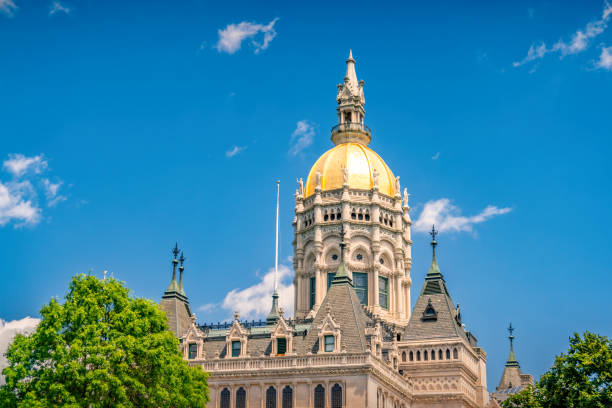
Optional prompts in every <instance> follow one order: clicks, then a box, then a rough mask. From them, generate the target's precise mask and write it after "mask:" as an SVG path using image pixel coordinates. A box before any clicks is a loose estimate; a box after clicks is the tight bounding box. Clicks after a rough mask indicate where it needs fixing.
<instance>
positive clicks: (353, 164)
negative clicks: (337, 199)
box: [304, 143, 395, 197]
mask: <svg viewBox="0 0 612 408" xmlns="http://www.w3.org/2000/svg"><path fill="white" fill-rule="evenodd" d="M345 167H346V168H347V169H348V185H349V188H352V189H361V190H371V189H372V187H373V185H374V180H373V177H372V173H373V171H374V169H376V172H377V173H378V191H379V192H380V193H382V194H385V195H388V196H390V197H393V196H394V195H395V177H394V176H393V172H392V171H391V169H390V168H389V166H387V164H386V163H385V162H384V161H383V159H381V158H380V156H379V155H378V154H376V152H374V150H372V149H370V148H369V147H367V146H365V145H363V144H361V143H342V144H339V145H337V146H335V147H333V148H332V149H330V150H328V151H327V152H325V153H324V154H323V155H322V156H321V157H319V159H318V160H317V161H316V163H315V164H314V166H312V169H310V173H308V179H307V180H306V186H305V192H304V197H308V196H311V195H312V194H314V192H315V187H316V183H317V181H316V178H317V176H316V174H317V171H319V172H320V173H321V190H322V191H326V190H336V189H341V188H342V184H343V183H344V174H343V171H344V168H345Z"/></svg>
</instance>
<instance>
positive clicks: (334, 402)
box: [331, 384, 342, 408]
mask: <svg viewBox="0 0 612 408" xmlns="http://www.w3.org/2000/svg"><path fill="white" fill-rule="evenodd" d="M331 408H342V387H341V386H340V384H334V386H333V387H332V391H331Z"/></svg>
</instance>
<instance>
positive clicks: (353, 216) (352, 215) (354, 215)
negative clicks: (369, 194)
mask: <svg viewBox="0 0 612 408" xmlns="http://www.w3.org/2000/svg"><path fill="white" fill-rule="evenodd" d="M351 218H352V219H353V220H354V219H356V218H357V214H355V209H354V208H353V211H352V212H351Z"/></svg>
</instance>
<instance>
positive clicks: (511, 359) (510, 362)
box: [506, 323, 519, 367]
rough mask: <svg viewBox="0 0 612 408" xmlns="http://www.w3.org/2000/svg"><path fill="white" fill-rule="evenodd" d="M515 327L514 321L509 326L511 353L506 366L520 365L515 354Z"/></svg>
mask: <svg viewBox="0 0 612 408" xmlns="http://www.w3.org/2000/svg"><path fill="white" fill-rule="evenodd" d="M514 330H515V329H514V327H512V323H510V326H508V333H509V334H510V335H509V336H508V339H509V340H510V354H509V355H508V361H506V367H518V366H519V363H518V361H517V360H516V356H515V355H514V335H513V332H514Z"/></svg>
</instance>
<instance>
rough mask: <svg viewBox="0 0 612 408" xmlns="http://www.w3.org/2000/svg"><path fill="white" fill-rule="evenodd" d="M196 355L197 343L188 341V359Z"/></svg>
mask: <svg viewBox="0 0 612 408" xmlns="http://www.w3.org/2000/svg"><path fill="white" fill-rule="evenodd" d="M197 356H198V345H197V344H195V343H189V359H190V360H193V359H194V358H196V357H197Z"/></svg>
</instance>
